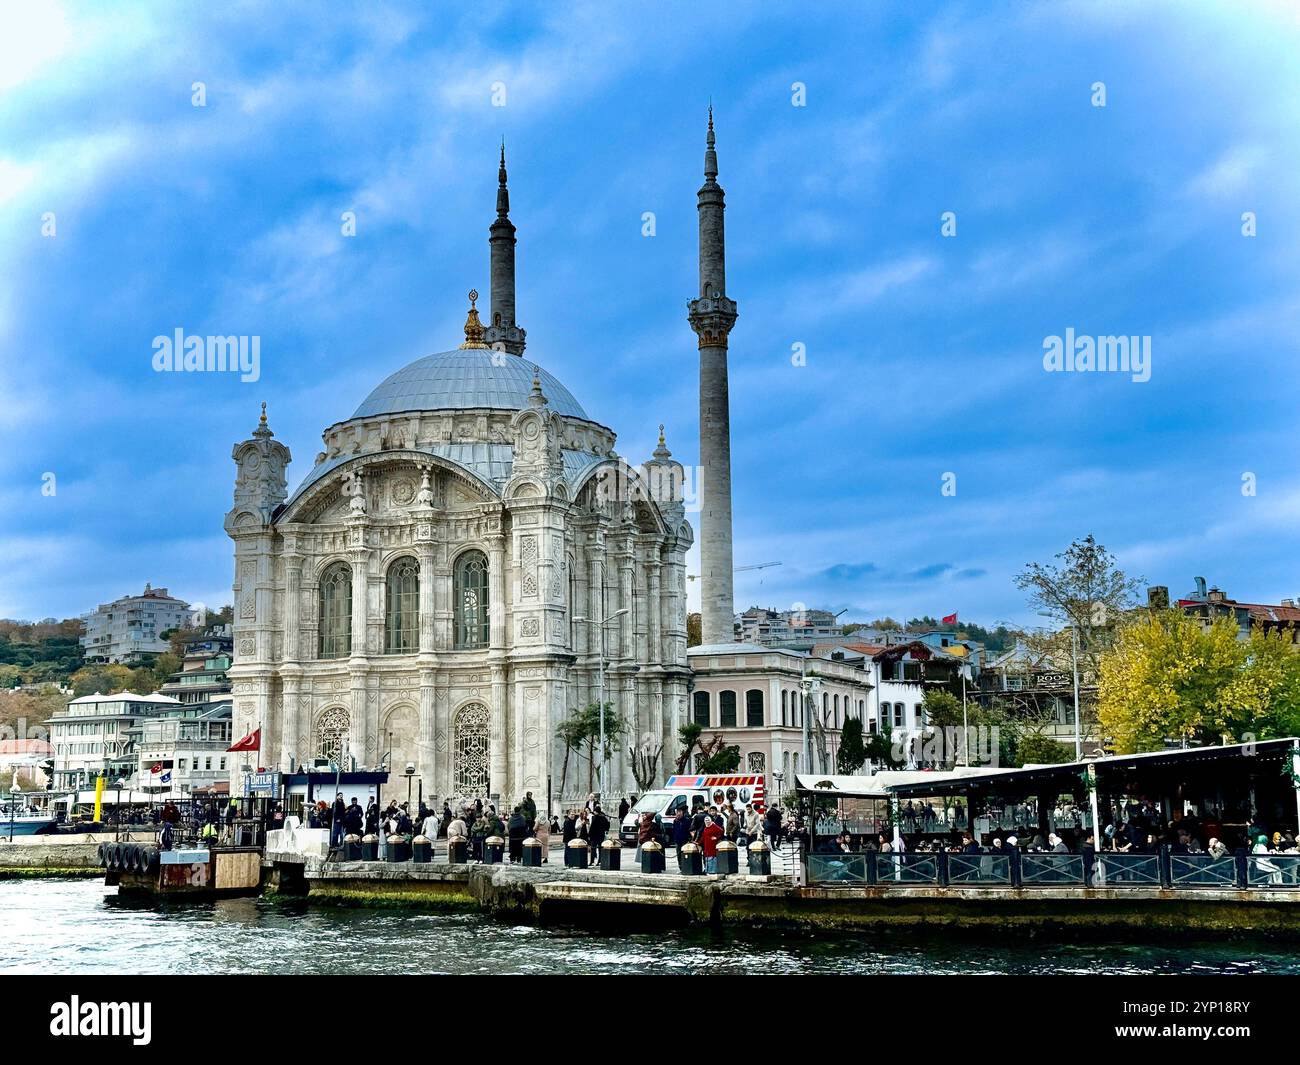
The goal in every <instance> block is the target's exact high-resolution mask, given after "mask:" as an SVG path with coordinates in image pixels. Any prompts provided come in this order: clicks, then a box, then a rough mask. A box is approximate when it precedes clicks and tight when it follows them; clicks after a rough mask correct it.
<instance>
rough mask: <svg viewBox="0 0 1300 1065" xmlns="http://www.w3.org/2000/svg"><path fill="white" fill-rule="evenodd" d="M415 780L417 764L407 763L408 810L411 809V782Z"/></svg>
mask: <svg viewBox="0 0 1300 1065" xmlns="http://www.w3.org/2000/svg"><path fill="white" fill-rule="evenodd" d="M414 779H415V763H414V762H407V763H406V805H407V808H408V809H409V808H410V805H411V781H412V780H414Z"/></svg>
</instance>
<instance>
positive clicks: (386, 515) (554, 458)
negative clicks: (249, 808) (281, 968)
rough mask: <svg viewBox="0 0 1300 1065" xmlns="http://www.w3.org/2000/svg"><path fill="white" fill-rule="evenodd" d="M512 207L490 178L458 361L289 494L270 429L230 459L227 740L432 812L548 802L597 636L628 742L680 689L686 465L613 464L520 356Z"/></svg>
mask: <svg viewBox="0 0 1300 1065" xmlns="http://www.w3.org/2000/svg"><path fill="white" fill-rule="evenodd" d="M507 210H508V198H507V196H506V190H505V168H504V162H503V165H502V167H501V172H500V187H499V194H498V217H497V222H496V223H494V225H493V226H492V228H491V232H492V241H491V244H492V310H491V324H489V325H488V326H486V327H485V326H484V325H482V324H481V323H480V322H479V318H478V311H477V309H476V307H475V304H474V300H475V299H476V297H477V293H473V292H472V293H471V295H470V301H471V306H470V310H469V317H468V321H467V322H466V325H465V341H464V343H463V344H461V345H460V347H458V348H453V349H451V350H450V351H444V352H441V353H438V354H434V355H428V356H426V357H424V358H420V359H417V360H416V361H414V362H411V363H410V364H409V365H406V366H405V367H403V368H401V369H399V370H397V371H396V372H395V373H392V374H391V375H390V376H388V377H387V378H386V379H384V380H383V381H382V382H380V383H379V385H378V386H377V387H376V388H375V389H374V390H373V391H372V392H371V393H370V395H369V396H367V397H365V398H364V399H363V400H362V402H361V404H360V405H359V406H358V407H357V408H356V410H355V411H354V412H353V413H352V414H351V415H349V416H346V417H344V418H343V419H342V420H340V421H338V422H335V423H334V424H333V425H330V426H329V427H328V428H327V429H326V430H325V432H324V436H323V439H324V445H325V447H324V450H323V451H321V452H320V454H319V455H317V456H316V461H315V463H314V465H313V466H312V468H311V470H310V471H309V472H308V473H307V474H306V476H305V477H304V478H303V479H302V481H301V483H300V484H299V485H298V487H297V489H296V490H295V491H294V492H293V494H292V495H289V494H288V493H287V491H286V488H287V481H286V474H285V470H286V467H287V465H288V463H289V460H290V455H289V451H288V449H287V448H286V447H284V445H282V444H280V443H279V442H277V441H275V440H273V439H272V433H271V431H270V429H269V428H268V426H267V423H266V418H265V411H263V417H262V421H261V423H260V425H259V426H258V428H257V429H256V431H255V432H254V433H253V434H252V438H251V439H249V440H245V441H243V442H241V443H239V444H237V445H235V448H234V451H233V457H234V460H235V463H236V466H237V471H238V472H237V476H236V480H235V491H234V501H233V506H232V508H231V510H230V512H229V513H228V514H227V516H226V522H225V527H226V531H227V532H228V534H229V535H230V537H231V538H232V540H233V541H234V574H235V579H234V597H235V598H234V601H235V622H234V624H235V633H234V639H235V663H234V665H233V667H232V668H231V670H230V678H231V681H232V684H233V690H234V698H235V719H234V735H235V737H236V738H239V737H242V736H244V735H246V734H248V733H250V732H252V731H253V729H255V728H259V727H260V728H261V729H262V753H261V759H260V761H261V762H262V763H263V764H265V765H267V766H278V767H280V768H281V769H284V770H288V769H290V768H291V767H294V766H298V765H302V764H311V763H312V762H313V761H314V760H316V759H322V758H323V759H330V760H335V759H342V760H344V761H350V762H353V763H355V764H357V765H358V766H366V767H372V768H373V767H377V766H379V765H382V764H387V765H390V766H404V765H405V763H407V762H411V763H414V764H415V766H416V773H417V778H416V779H418V780H419V781H420V782H422V793H423V795H424V796H426V798H428V797H436V798H446V797H451V796H484V797H486V796H491V795H497V796H500V797H501V798H502V799H503V800H504V801H511V800H515V799H518V798H520V797H522V795H523V794H524V792H525V791H532V793H533V794H534V796H535V797H536V798H537V800H538V803H539V805H541V802H542V798H543V797H545V796H547V795H548V790H549V792H550V794H551V795H552V796H553V797H554V798H555V799H556V800H558V799H559V795H558V790H559V784H560V767H561V764H562V763H563V761H564V750H563V747H562V745H561V743H560V741H559V740H558V739H557V738H556V728H557V726H558V725H559V723H560V722H561V720H562V719H563V718H564V717H565V716H566V715H567V714H568V713H569V712H570V711H571V710H572V709H574V708H577V707H581V706H583V705H585V704H587V703H591V702H594V701H596V698H597V690H598V676H599V668H598V667H599V664H600V660H601V659H600V655H601V651H602V640H601V634H602V633H603V654H604V657H605V660H606V668H605V670H604V692H605V698H606V699H607V700H608V701H610V702H612V703H614V705H615V707H616V709H617V711H618V712H619V714H621V715H622V717H623V718H624V719H626V720H627V722H628V723H629V734H630V736H632V737H634V738H635V739H636V741H637V742H638V743H647V744H649V745H650V747H651V749H653V748H654V746H656V745H662V750H663V751H664V753H665V756H666V754H667V753H668V752H670V751H671V750H672V749H673V746H674V744H675V737H676V731H677V726H678V724H679V722H680V721H681V720H682V715H683V714H684V712H685V705H686V686H687V680H688V677H689V673H688V670H687V665H686V604H685V588H684V581H685V561H684V560H685V554H686V550H687V548H688V547H689V546H690V544H691V541H692V532H691V528H690V526H689V525H688V524H687V522H686V520H685V514H684V507H683V505H682V502H681V499H682V492H681V487H682V479H683V471H682V467H681V466H680V464H678V463H677V462H676V461H675V460H673V459H672V457H671V453H670V452H669V451H668V449H667V447H666V446H664V442H663V436H662V433H661V435H660V441H659V447H658V448H657V449H656V450H655V452H654V454H653V456H652V457H651V458H650V459H649V460H648V461H647V462H645V463H644V464H642V466H641V467H640V468H639V469H634V468H632V467H631V466H629V464H628V463H627V462H626V461H625V460H624V459H623V458H622V457H620V456H619V455H618V454H617V453H616V452H615V450H614V444H615V434H614V432H613V430H611V429H609V428H608V427H606V426H605V425H604V424H602V423H601V422H600V421H598V420H597V419H596V418H595V417H593V416H591V415H590V414H588V412H587V411H586V410H585V409H584V408H583V406H582V405H581V404H580V403H579V402H578V400H577V399H576V398H575V397H574V395H573V394H572V393H571V392H570V391H569V390H568V389H567V388H565V387H564V385H563V384H561V383H560V381H559V380H557V379H556V378H555V377H554V376H552V375H551V374H550V373H548V372H547V371H546V370H545V369H543V368H541V367H540V366H539V365H537V364H536V363H534V362H532V361H529V360H525V359H524V358H523V354H522V353H523V350H524V337H523V330H522V329H519V328H518V326H517V325H516V323H515V304H514V265H513V264H514V250H513V249H514V236H513V233H514V227H513V225H511V224H510V222H509V219H508V217H507V215H506V212H507ZM606 620H608V621H609V624H607V625H604V626H603V628H598V627H597V626H598V624H599V623H601V622H604V621H606ZM625 746H626V744H620V747H625ZM629 763H630V759H628V758H627V757H626V756H625V755H621V756H617V757H615V758H613V759H611V761H610V764H609V787H610V791H612V792H613V793H615V794H618V793H627V792H630V791H632V790H634V789H635V784H634V783H633V778H632V775H631V767H630V764H629ZM231 772H232V779H231V787H232V790H234V789H236V788H238V787H239V786H240V781H239V780H237V779H235V776H234V775H235V774H236V773H237V767H235V766H232V767H231ZM656 775H657V776H662V766H661V767H660V771H659V772H658V773H657V774H656ZM576 776H577V774H574V773H571V774H570V777H569V784H570V786H571V789H572V786H574V784H575V777H576ZM571 789H570V790H571Z"/></svg>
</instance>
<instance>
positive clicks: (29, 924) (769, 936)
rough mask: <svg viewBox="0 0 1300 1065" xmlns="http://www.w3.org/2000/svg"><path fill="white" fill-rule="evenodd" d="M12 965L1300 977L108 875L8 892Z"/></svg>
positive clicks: (1225, 951) (1296, 962)
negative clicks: (395, 905)
mask: <svg viewBox="0 0 1300 1065" xmlns="http://www.w3.org/2000/svg"><path fill="white" fill-rule="evenodd" d="M0 964H2V965H3V968H4V970H5V971H8V972H22V973H42V972H43V973H50V972H54V973H113V972H128V973H287V974H297V973H339V972H346V973H640V972H648V973H663V972H678V973H917V972H926V973H1038V972H1041V973H1046V972H1069V973H1167V972H1199V973H1230V972H1241V973H1263V972H1268V973H1300V959H1297V957H1296V956H1295V954H1294V952H1290V951H1288V950H1287V949H1286V947H1285V945H1284V944H1275V943H1269V942H1266V941H1252V940H1223V941H1213V942H1207V943H1190V944H1189V943H1181V944H1173V945H1171V944H1164V943H1162V944H1155V943H1150V944H1143V943H1134V942H1127V943H1124V944H1107V945H1068V946H1067V945H1056V944H1052V943H1050V942H1041V941H1039V942H1032V943H1029V942H1021V943H1011V942H1008V943H1004V944H997V943H987V942H985V943H978V944H977V943H972V942H969V941H956V942H949V941H945V940H941V939H938V938H935V937H927V938H926V939H925V940H923V941H916V940H914V939H912V938H911V937H908V936H906V935H902V934H900V935H898V936H891V937H889V938H888V939H887V940H886V941H882V940H881V939H880V938H879V937H875V936H869V935H846V934H842V933H834V932H826V933H822V934H817V935H809V934H808V933H804V932H778V931H749V930H746V931H737V930H723V931H711V930H707V929H704V930H700V929H690V930H678V931H667V932H638V933H632V934H620V935H609V934H606V933H599V934H598V933H587V932H583V931H580V930H574V929H554V928H531V927H520V926H512V925H507V924H501V923H498V922H496V921H493V920H490V919H488V918H484V917H479V916H473V915H464V916H459V915H458V916H443V915H437V914H431V913H428V912H424V911H419V910H392V909H384V910H366V909H351V908H335V907H330V906H322V905H319V904H312V905H310V906H308V905H307V904H306V903H304V902H302V901H301V900H286V899H231V900H226V901H221V902H214V903H208V904H201V905H195V904H192V903H190V904H185V905H176V904H173V905H169V906H158V905H154V904H149V903H144V902H137V901H125V900H120V899H118V898H117V895H116V892H115V889H113V888H106V887H104V885H103V883H102V882H101V881H97V880H43V881H17V880H15V881H0Z"/></svg>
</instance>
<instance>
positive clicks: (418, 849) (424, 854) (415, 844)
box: [411, 833, 433, 862]
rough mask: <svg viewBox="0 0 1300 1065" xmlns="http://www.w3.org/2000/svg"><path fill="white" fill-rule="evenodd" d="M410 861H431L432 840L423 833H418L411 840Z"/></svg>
mask: <svg viewBox="0 0 1300 1065" xmlns="http://www.w3.org/2000/svg"><path fill="white" fill-rule="evenodd" d="M411 861H413V862H431V861H433V840H431V839H430V838H429V837H428V836H426V835H424V833H420V835H418V836H416V837H415V839H413V840H411Z"/></svg>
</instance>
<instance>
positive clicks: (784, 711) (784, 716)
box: [781, 690, 790, 725]
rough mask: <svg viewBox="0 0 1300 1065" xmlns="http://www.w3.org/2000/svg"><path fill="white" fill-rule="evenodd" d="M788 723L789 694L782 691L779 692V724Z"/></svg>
mask: <svg viewBox="0 0 1300 1065" xmlns="http://www.w3.org/2000/svg"><path fill="white" fill-rule="evenodd" d="M789 723H790V693H789V692H788V691H784V690H782V692H781V724H782V725H788V724H789Z"/></svg>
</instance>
